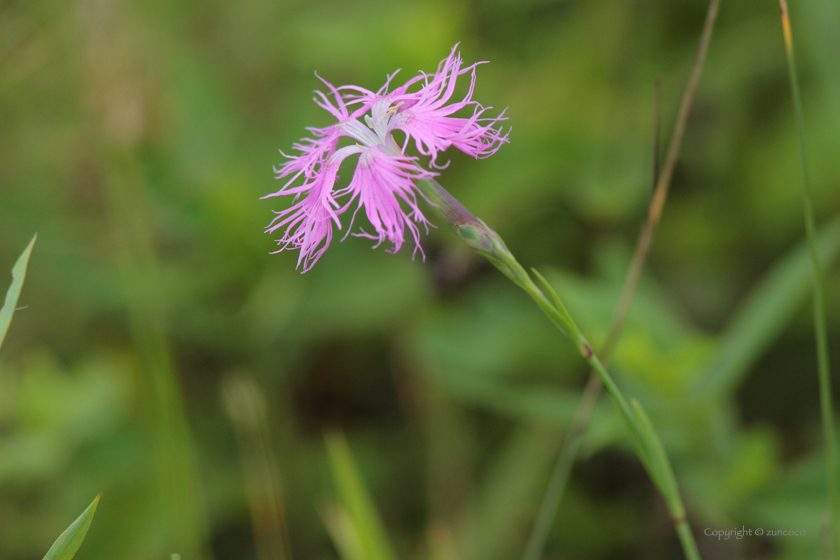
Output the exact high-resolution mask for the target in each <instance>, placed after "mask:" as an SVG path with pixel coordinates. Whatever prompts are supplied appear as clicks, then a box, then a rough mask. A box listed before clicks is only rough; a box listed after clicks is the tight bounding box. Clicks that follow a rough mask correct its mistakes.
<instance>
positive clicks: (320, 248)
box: [263, 45, 509, 272]
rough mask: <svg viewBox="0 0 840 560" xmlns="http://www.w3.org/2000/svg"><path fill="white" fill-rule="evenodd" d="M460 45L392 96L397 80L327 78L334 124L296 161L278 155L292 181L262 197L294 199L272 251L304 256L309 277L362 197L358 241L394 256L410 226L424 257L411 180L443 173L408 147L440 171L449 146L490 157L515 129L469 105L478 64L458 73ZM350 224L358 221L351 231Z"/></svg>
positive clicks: (323, 100)
mask: <svg viewBox="0 0 840 560" xmlns="http://www.w3.org/2000/svg"><path fill="white" fill-rule="evenodd" d="M457 47H458V45H455V47H453V49H452V52H451V53H450V54H449V56H448V57H447V58H446V59H445V60H443V61H442V62H441V63H440V65H439V66H438V70H437V72H436V73H435V74H433V75H429V74H425V73H423V72H420V75H419V76H417V77H414V78H412V79H410V80H409V81H408V82H406V83H405V84H404V85H402V86H400V87H398V88H396V89H394V90H393V91H391V92H388V87H389V85H390V83H391V80H392V79H393V77H394V76H395V75H396V73H394V74H393V75H391V76H389V77H388V79H387V81H386V83H385V85H384V86H382V88H380V89H379V90H378V91H376V92H372V91H369V90H366V89H364V88H360V87H357V86H342V87H338V88H337V87H334V86H333V85H332V84H330V83H329V82H327V81H325V80H323V79H321V81H322V82H324V84H325V85H326V86H327V87H328V88H329V92H330V94H331V96H328V95H326V94H324V93H322V92H320V91H316V92H315V93H316V95H317V97H316V98H315V103H317V104H318V105H319V106H321V107H322V108H324V109H326V110H327V111H329V112H330V113H331V114H332V116H333V117H335V118H336V120H337V121H338V122H337V123H335V124H333V125H330V126H328V127H326V128H308V129H307V130H309V131H310V132H311V133H312V136H313V137H312V138H303V139H302V140H301V141H300V142H298V143H295V144H293V145H292V147H293V148H294V149H295V150H297V151H298V152H300V153H299V154H297V155H286V154H284V153H283V152H282V151H281V152H280V153H281V154H283V156H284V157H285V158H286V161H285V162H284V163H283V164H281V165H280V166H279V167H275V169H274V171H275V173H276V174H277V178H278V179H286V183H285V184H284V185H283V187H282V188H281V189H280V190H279V191H277V192H276V193H273V194H270V195H267V196H265V197H263V198H269V197H273V196H279V195H294V201H293V204H292V206H291V207H290V208H288V209H286V210H283V211H281V212H275V214H276V216H275V217H274V220H272V222H271V223H270V224H269V225H268V227H267V228H266V232H274V231H277V230H281V231H282V233H283V236H282V237H281V238H280V239H278V240H277V243H278V245H280V249H278V250H277V251H276V252H280V251H283V250H285V249H290V248H291V249H299V250H300V256H299V258H298V266H300V265H301V264H303V272H307V271H308V270H309V269H311V268H312V266H313V265H314V264H315V262H316V261H317V260H318V259H319V258H320V257H321V255H323V254H324V252H325V251H326V250H327V248H328V247H329V244H330V241H332V236H333V225H335V226H336V227H338V229H339V230H340V229H341V220H340V216H341V214H343V213H344V212H346V211H347V210H348V209H349V208H350V207H351V206H352V205H353V203H354V202H356V201H357V200H358V205H357V207H356V209H355V210H354V211H353V218H355V216H356V213H357V212H358V211H359V210H360V209H361V208H364V209H365V215H366V216H367V219H368V221H369V222H370V224H371V226H372V227H373V230H374V232H373V233H366V232H364V231H362V232H361V233H358V234H354V235H356V236H360V237H368V238H370V239H374V240H376V244H375V245H374V247H378V246H379V245H380V244H382V242H383V241H386V240H387V241H388V242H390V243H391V244H392V245H393V248H392V249H391V252H394V253H395V252H397V251H399V250H400V247H402V244H403V242H404V239H405V231H406V229H408V231H409V233H410V234H411V236H412V238H413V240H414V253H415V254H416V252H417V251H418V250H419V251H420V252H421V254H422V252H423V250H422V249H421V248H420V228H419V225H422V226H423V227H424V228H425V229H426V230H427V231H428V226H429V225H430V223H429V221H428V220H427V219H426V217H425V216H424V215H423V213H422V212H421V210H420V208H419V206H418V200H417V198H418V196H417V195H418V193H419V191H418V189H417V186H416V185H415V183H414V181H415V180H423V179H431V178H432V177H435V176H437V175H438V173H436V172H434V171H430V170H426V169H424V168H422V167H420V166H419V165H418V161H419V158H418V157H414V156H409V155H406V149H407V148H408V146H409V144H410V143H411V141H412V140H413V141H414V146H415V147H416V149H417V152H419V153H420V155H422V156H427V157H429V158H430V161H429V166H430V167H434V168H437V169H440V168H441V167H445V165H444V166H439V165H437V157H438V154H439V153H440V152H443V151H445V150H447V149H448V148H449V147H455V148H457V149H458V150H461V151H462V152H464V153H466V154H469V155H471V156H473V157H475V158H485V157H488V156H491V155H493V154H494V153H496V151H497V150H498V149H499V147H500V146H501V145H502V144H503V143H505V142H507V141H508V134H509V131H508V133H506V134H503V133H502V129H501V127H498V128H497V125H498V124H499V121H502V120H505V117H504V111H502V113H501V114H500V115H499V116H497V117H484V116H483V114H484V112H485V111H486V110H488V109H491V108H492V107H487V108H485V107H482V106H481V105H480V104H479V103H478V102H476V101H473V100H472V95H473V88H474V86H475V67H476V64H473V65H472V66H468V67H466V68H461V65H462V61H461V57H460V54H457V53H456V51H455V49H456V48H457ZM466 73H469V74H470V76H471V81H470V87H469V91H468V92H467V94H466V95H465V96H464V98H463V99H461V100H460V101H455V102H451V99H452V95H453V93H454V90H455V84H456V81H457V79H458V76H461V75H463V74H466ZM319 79H320V78H319ZM410 89H416V91H409V90H410ZM462 109H467V110H470V109H471V110H472V114H471V115H470V116H468V117H454V116H452V115H454V114H455V113H456V112H458V111H460V110H462ZM360 119H362V120H360ZM362 121H364V122H362ZM396 132H399V133H402V137H403V141H402V144H401V145H400V144H398V143H397V141H396V140H395V139H394V136H393V135H394V133H396ZM345 138H346V139H349V140H350V142H347V141H346V140H345V141H344V144H347V145H341V146H340V143H341V141H342V139H345ZM354 155H358V160H357V163H356V170H355V172H354V174H353V178H352V180H351V181H350V183H349V184H348V185H347V186H346V187H344V188H336V181H337V179H338V170H339V167H340V166H341V163H342V162H343V161H344V160H345V159H347V158H348V157H350V156H354ZM295 185H297V186H295ZM301 196H303V198H302V199H301ZM350 227H352V218H351V224H350V226H348V233H349V230H350ZM345 237H346V235H345Z"/></svg>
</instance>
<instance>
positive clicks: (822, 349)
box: [779, 0, 840, 559]
mask: <svg viewBox="0 0 840 560" xmlns="http://www.w3.org/2000/svg"><path fill="white" fill-rule="evenodd" d="M779 3H780V5H781V8H782V30H783V32H784V38H785V53H786V55H787V62H788V71H789V75H790V89H791V95H792V97H793V111H794V117H795V120H796V130H797V134H798V136H799V157H800V160H801V162H802V199H803V206H804V211H805V231H806V233H807V236H808V247H809V250H810V254H811V280H812V284H813V292H814V298H813V302H814V334H815V336H816V339H817V364H818V366H817V371H818V376H819V384H820V413H821V416H822V424H823V436H824V438H825V447H826V470H827V473H826V476H827V479H828V496H829V506H830V511H831V535H832V538H831V542H832V547H833V552H832V556H833V557H834V558H835V559H836V558H840V530H838V526H837V523H838V521H840V493H838V488H837V444H836V440H835V436H834V410H833V404H832V399H831V368H830V365H829V359H828V335H827V329H826V324H825V311H824V306H823V293H822V274H821V272H820V258H819V253H818V251H817V232H816V230H817V228H816V224H815V219H814V206H813V201H812V198H811V185H810V178H809V176H808V156H807V150H806V149H805V124H804V118H803V116H802V95H801V93H800V89H799V76H798V74H797V71H796V57H795V56H794V53H793V34H792V33H791V28H790V17H789V15H788V8H787V2H786V0H779Z"/></svg>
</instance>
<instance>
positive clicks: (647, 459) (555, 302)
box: [417, 180, 700, 560]
mask: <svg viewBox="0 0 840 560" xmlns="http://www.w3.org/2000/svg"><path fill="white" fill-rule="evenodd" d="M417 185H418V187H419V188H420V191H421V192H422V193H423V195H424V196H425V197H426V200H427V201H429V203H430V205H431V210H432V212H433V213H434V214H435V215H436V216H437V217H438V218H439V219H440V220H441V221H442V222H443V223H444V224H446V225H447V226H448V227H450V228H451V229H452V230H453V231H454V232H455V233H457V234H458V236H459V237H460V238H461V239H462V240H463V241H464V242H465V243H466V244H467V245H468V246H470V247H471V248H472V249H474V250H475V251H476V252H477V253H479V254H480V255H482V256H483V257H485V258H487V259H488V260H489V261H490V262H491V263H493V265H494V266H496V268H498V269H499V270H500V271H501V272H502V273H503V274H504V275H505V276H507V277H508V278H509V279H510V280H511V281H513V282H514V283H515V284H516V285H517V286H519V287H520V288H522V289H523V290H524V291H525V292H526V293H527V294H528V295H529V296H530V297H531V299H533V300H534V302H535V303H536V304H537V306H538V307H539V308H540V309H541V310H542V311H543V313H544V314H545V315H546V317H548V319H549V320H550V321H551V322H552V323H553V324H554V325H555V326H556V327H557V328H558V329H559V330H560V331H561V332H562V333H563V334H565V335H566V336H568V337H569V338H570V339H571V340H572V342H574V344H575V345H576V346H577V348H578V351H579V352H580V353H581V356H583V358H584V359H586V361H587V362H588V363H589V365H590V367H592V369H593V370H594V371H595V372H596V374H597V375H598V377H599V378H600V381H601V383H603V384H604V386H605V387H606V389H607V392H608V393H609V394H610V396H611V397H612V399H613V401H614V402H615V404H616V406H617V407H618V411H619V415H620V416H621V419H622V421H623V422H624V424H625V426H626V427H627V429H628V432H629V435H630V439H631V441H632V442H633V447H634V448H635V450H636V453H637V455H638V456H639V459H640V460H641V462H642V464H643V465H644V467H645V470H647V472H648V474H649V475H650V477H651V479H652V480H653V482H654V484H655V485H656V487H657V489H658V490H659V491H660V492H661V493H662V495H663V498H664V499H665V502H666V504H667V505H668V509H669V512H670V514H671V517H672V518H673V519H674V525H675V529H676V530H677V534H678V536H679V538H680V543H681V544H682V546H683V551H684V553H685V556H686V558H687V559H688V560H699V558H700V554H699V552H698V550H697V545H696V543H695V542H694V537H693V535H692V533H691V530H690V527H689V526H688V522H687V520H686V517H685V508H684V506H683V502H682V498H681V497H680V494H679V489H678V488H677V485H676V481H675V480H674V475H673V471H672V470H671V465H670V462H669V461H668V458H667V456H666V455H665V451H664V448H663V447H662V444H661V442H660V440H659V438H658V436H657V435H656V434H655V432H654V431H653V427H652V425H651V424H650V421H649V420H648V419H647V416H646V415H645V413H644V411H643V410H642V408H641V405H639V403H637V402H635V401H632V402H628V400H627V398H626V397H625V396H624V394H623V393H622V392H621V390H620V389H619V387H618V385H617V384H616V383H615V381H614V380H613V378H612V376H611V375H610V374H609V372H608V371H607V369H606V368H605V367H604V365H603V364H602V363H601V361H600V360H599V359H598V356H597V355H595V353H594V351H593V350H592V345H591V344H590V343H589V341H588V340H587V339H586V337H585V336H584V335H583V333H581V331H580V329H579V328H578V327H577V324H576V323H575V321H574V319H572V317H571V315H570V314H569V312H568V311H567V309H566V307H565V306H564V305H563V302H562V301H561V300H560V298H559V297H558V296H557V294H556V293H555V292H554V290H553V288H552V287H551V286H550V285H549V284H548V282H547V281H546V280H545V279H544V278H543V277H542V276H541V275H540V274H539V273H538V272H537V271H536V270H533V269H532V271H533V273H534V276H535V277H536V278H537V279H538V280H539V281H540V283H541V285H542V287H540V286H538V285H537V283H536V282H534V279H533V278H532V276H531V274H529V273H528V272H527V271H526V270H525V269H524V268H523V267H522V265H521V264H519V261H517V260H516V258H515V257H514V256H513V254H512V253H511V252H510V250H509V249H508V248H507V246H506V245H505V243H504V241H503V240H502V238H501V237H500V236H499V235H498V234H497V233H496V232H495V231H493V230H492V229H490V228H489V227H488V226H487V225H486V224H484V222H482V221H481V220H480V219H478V218H476V217H475V216H473V215H472V214H471V213H470V212H469V210H467V209H466V208H465V207H464V206H463V205H462V204H461V203H460V202H458V201H457V200H456V199H455V198H454V197H452V196H451V195H450V194H449V193H448V192H447V191H446V190H445V189H444V188H443V187H442V186H440V184H439V183H438V182H437V181H434V180H420V181H417Z"/></svg>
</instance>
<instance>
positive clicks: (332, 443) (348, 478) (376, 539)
mask: <svg viewBox="0 0 840 560" xmlns="http://www.w3.org/2000/svg"><path fill="white" fill-rule="evenodd" d="M326 441H327V453H328V455H329V460H330V466H331V467H332V473H333V482H334V484H335V486H336V489H337V490H338V495H339V497H340V500H341V505H342V507H343V509H344V512H345V513H346V515H347V518H348V519H349V521H350V525H351V528H352V530H353V531H354V532H355V537H356V540H357V541H358V542H359V543H360V545H361V550H362V551H363V553H364V560H394V558H395V556H394V553H393V551H392V549H391V545H390V543H389V542H388V539H387V537H386V536H385V530H384V528H383V526H382V521H381V519H380V518H379V514H378V513H377V511H376V507H375V506H374V504H373V500H372V499H371V497H370V494H369V493H368V491H367V488H366V487H365V484H364V481H363V480H362V477H361V475H360V474H359V470H358V468H357V467H356V463H355V461H354V460H353V455H352V454H351V453H350V446H348V445H347V440H346V439H345V438H344V436H343V435H342V434H338V433H333V434H328V435H327V436H326Z"/></svg>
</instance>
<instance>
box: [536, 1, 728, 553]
mask: <svg viewBox="0 0 840 560" xmlns="http://www.w3.org/2000/svg"><path fill="white" fill-rule="evenodd" d="M719 4H720V1H719V0H711V2H710V3H709V9H708V12H707V14H706V22H705V25H704V27H703V32H702V34H701V38H700V45H699V47H698V48H697V56H696V58H695V61H694V67H693V68H692V71H691V77H690V78H689V81H688V85H687V86H686V89H685V93H684V94H683V99H682V103H681V105H680V111H679V114H678V116H677V120H676V123H675V125H674V131H673V133H672V135H671V142H670V145H669V147H668V155H667V157H666V160H665V165H664V167H663V169H662V173H661V174H660V173H659V157H658V154H659V149H658V144H659V142H658V134H659V126H658V124H659V123H658V120H659V118H658V117H659V114H658V107H659V103H660V102H659V98H658V94H659V92H658V91H657V101H656V107H657V110H655V111H654V113H655V115H654V118H655V120H656V125H655V126H654V137H655V138H656V140H655V141H654V165H653V169H654V180H653V183H654V185H656V187H655V189H654V194H653V198H652V199H651V202H650V206H649V208H648V215H647V221H646V222H645V225H644V227H643V228H642V231H641V233H640V234H639V239H638V242H637V243H636V249H635V252H634V254H633V260H632V261H631V263H630V268H629V269H628V271H627V276H626V277H625V279H624V283H623V285H622V287H621V293H620V296H619V299H618V304H617V305H616V307H615V310H614V312H613V316H612V318H611V320H610V325H609V328H608V329H607V336H606V339H605V341H604V346H603V348H602V350H601V352H600V354H601V356H602V359H603V361H604V363H609V360H610V358H611V357H612V352H613V350H614V349H615V346H616V344H617V342H618V339H619V338H620V336H621V332H622V330H623V328H624V323H625V320H626V319H627V314H628V313H629V311H630V304H631V302H632V301H633V295H634V294H635V292H636V287H637V286H638V283H639V278H640V277H641V273H642V268H643V266H644V262H645V260H646V258H647V254H648V250H649V249H650V245H651V242H652V240H653V233H654V231H655V230H656V226H657V225H658V224H659V219H660V218H661V216H662V210H663V208H664V206H665V201H666V200H667V197H668V191H669V188H670V186H671V179H672V178H673V175H674V169H675V167H676V163H677V160H678V159H679V155H680V148H681V146H682V139H683V136H684V135H685V130H686V125H687V122H688V117H689V115H690V114H691V108H692V106H693V105H694V97H695V94H696V92H697V87H698V85H699V83H700V77H701V75H702V73H703V66H704V62H705V59H706V53H707V51H708V47H709V42H710V41H711V37H712V30H713V29H714V25H715V21H716V19H717V13H718V6H719ZM600 394H601V379H600V377H599V376H598V375H597V373H595V372H594V371H593V372H591V373H590V375H589V381H588V382H587V383H586V388H585V389H584V391H583V396H582V398H581V401H580V404H579V405H578V408H577V411H576V412H575V416H574V418H573V419H572V424H571V427H570V428H569V431H568V433H567V434H566V440H565V442H564V444H563V448H562V449H561V451H560V455H559V457H558V459H557V464H556V466H555V467H554V471H553V473H552V475H551V480H550V481H549V485H548V488H547V489H546V493H545V496H544V498H543V502H542V504H541V505H540V510H539V513H538V514H537V519H536V522H535V524H534V529H533V530H532V532H531V536H530V538H529V539H528V544H527V546H526V548H525V555H524V560H539V559H540V558H541V557H542V553H543V550H544V549H545V543H546V541H547V539H548V534H549V529H550V527H551V523H552V522H553V520H554V517H555V516H556V514H557V509H558V508H559V507H560V501H561V500H562V498H563V493H564V491H565V488H566V484H567V483H568V479H569V475H570V474H571V471H572V465H573V464H574V462H575V459H576V458H577V454H578V451H579V450H580V444H581V441H582V440H583V436H584V434H585V433H586V428H587V426H588V425H589V421H590V419H591V418H592V414H593V412H594V411H595V405H596V403H597V402H598V397H599V396H600ZM681 538H682V537H681Z"/></svg>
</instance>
